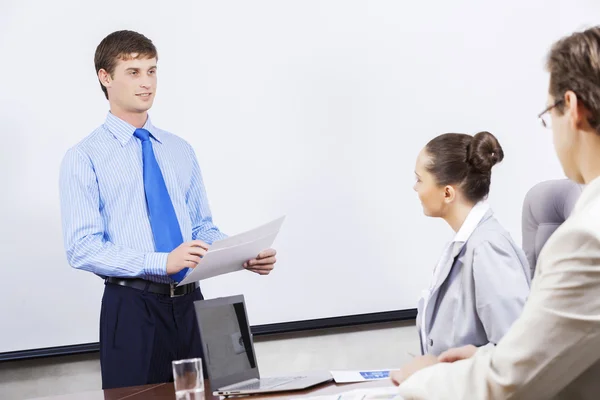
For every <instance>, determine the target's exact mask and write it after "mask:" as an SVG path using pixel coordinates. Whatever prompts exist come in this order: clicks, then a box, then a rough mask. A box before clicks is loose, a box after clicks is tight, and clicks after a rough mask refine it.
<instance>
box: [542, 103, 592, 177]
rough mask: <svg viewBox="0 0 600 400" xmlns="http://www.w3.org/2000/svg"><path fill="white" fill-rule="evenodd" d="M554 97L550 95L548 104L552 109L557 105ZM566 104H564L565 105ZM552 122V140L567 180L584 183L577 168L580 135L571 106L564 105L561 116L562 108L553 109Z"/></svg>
mask: <svg viewBox="0 0 600 400" xmlns="http://www.w3.org/2000/svg"><path fill="white" fill-rule="evenodd" d="M557 100H558V99H555V98H554V97H553V96H551V95H548V104H547V106H548V107H550V106H552V105H553V104H556V101H557ZM563 104H564V103H563ZM549 113H550V118H551V120H552V138H553V141H554V149H555V151H556V155H557V156H558V159H559V161H560V164H561V166H562V168H563V171H564V173H565V175H566V176H567V178H569V179H571V180H573V181H575V182H579V183H583V182H582V181H583V178H582V177H581V173H580V172H579V168H578V167H577V162H576V161H577V154H578V153H579V146H580V143H579V135H578V132H577V130H576V129H575V124H574V121H573V120H572V118H571V110H570V107H569V104H564V107H563V112H562V114H561V112H560V107H553V108H552V109H551V110H550V111H549Z"/></svg>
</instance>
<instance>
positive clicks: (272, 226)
mask: <svg viewBox="0 0 600 400" xmlns="http://www.w3.org/2000/svg"><path fill="white" fill-rule="evenodd" d="M284 220H285V216H283V217H280V218H277V219H276V220H274V221H271V222H269V223H266V224H264V225H261V226H259V227H256V228H254V229H251V230H249V231H246V232H243V233H240V234H237V235H235V236H230V237H228V238H225V239H222V240H217V241H216V242H214V243H213V244H212V246H210V248H209V251H215V250H220V249H225V248H227V247H233V246H238V245H240V244H243V243H248V242H252V241H254V240H256V239H259V238H263V237H266V236H268V235H270V234H273V233H277V232H279V230H280V229H281V225H283V221H284ZM263 250H264V249H263ZM254 257H256V254H255V255H254Z"/></svg>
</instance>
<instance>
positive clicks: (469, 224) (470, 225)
mask: <svg viewBox="0 0 600 400" xmlns="http://www.w3.org/2000/svg"><path fill="white" fill-rule="evenodd" d="M489 209H490V205H489V204H488V203H487V202H485V201H480V202H479V203H477V204H475V206H474V207H473V208H472V209H471V211H469V215H467V218H466V219H465V222H463V224H462V226H461V227H460V229H459V230H458V232H457V233H456V236H454V240H453V242H461V243H462V242H466V241H467V240H468V239H469V237H470V236H471V234H472V233H473V231H474V230H475V228H477V225H479V223H480V222H481V220H482V219H483V217H484V216H485V214H486V213H487V212H488V211H489Z"/></svg>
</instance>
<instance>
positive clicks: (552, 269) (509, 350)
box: [399, 178, 600, 400]
mask: <svg viewBox="0 0 600 400" xmlns="http://www.w3.org/2000/svg"><path fill="white" fill-rule="evenodd" d="M399 390H400V393H401V394H402V395H403V397H404V398H405V399H452V400H458V399H474V400H483V399H527V400H535V399H600V178H596V179H595V180H594V181H592V182H590V183H589V184H588V185H587V187H586V188H585V189H584V190H583V193H582V194H581V197H580V198H579V200H578V202H577V204H576V206H575V209H574V210H573V213H572V214H571V216H570V217H569V219H568V220H567V221H565V222H564V223H563V224H562V226H561V227H560V228H558V229H557V230H556V232H555V233H554V234H553V235H552V237H550V239H549V240H548V242H547V243H546V245H545V246H544V248H543V250H542V252H541V254H540V257H539V259H538V264H537V269H536V275H535V277H534V279H533V282H532V286H531V293H530V295H529V298H528V300H527V303H526V304H525V307H524V309H523V313H522V314H521V316H520V317H519V318H518V319H517V320H516V321H515V322H514V324H513V325H512V327H511V329H510V330H509V331H508V332H507V333H506V335H505V336H504V337H503V338H502V339H501V340H500V342H499V343H498V344H497V346H496V347H494V346H485V347H482V348H480V349H479V350H478V351H477V353H476V354H475V355H474V356H473V357H472V358H470V359H468V360H463V361H459V362H456V363H453V364H438V365H435V366H432V367H430V368H427V369H424V370H422V371H420V372H418V373H416V374H414V375H413V376H412V377H411V378H409V379H408V380H407V381H405V382H404V383H403V384H402V385H401V386H400V388H399Z"/></svg>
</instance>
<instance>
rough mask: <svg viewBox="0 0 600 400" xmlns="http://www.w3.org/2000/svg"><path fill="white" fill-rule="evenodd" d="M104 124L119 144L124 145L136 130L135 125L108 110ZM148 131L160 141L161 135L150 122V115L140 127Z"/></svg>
mask: <svg viewBox="0 0 600 400" xmlns="http://www.w3.org/2000/svg"><path fill="white" fill-rule="evenodd" d="M104 126H105V127H106V128H107V129H108V131H109V132H110V133H112V135H113V136H114V137H115V139H117V140H118V141H119V143H121V146H125V145H126V144H127V142H129V140H130V139H131V138H132V137H133V133H134V132H135V130H136V127H135V126H133V125H131V124H130V123H128V122H125V121H123V120H122V119H121V118H119V117H117V116H115V115H114V114H113V113H111V112H110V111H109V112H108V115H107V116H106V121H105V122H104ZM142 128H143V129H146V130H147V131H148V132H150V135H151V136H152V137H153V138H154V139H155V140H156V141H157V142H158V143H162V140H161V135H160V132H159V130H158V128H156V127H155V126H154V125H152V122H151V121H150V116H148V118H147V119H146V123H145V124H144V126H143V127H142Z"/></svg>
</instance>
